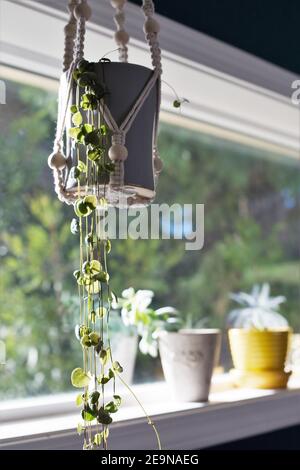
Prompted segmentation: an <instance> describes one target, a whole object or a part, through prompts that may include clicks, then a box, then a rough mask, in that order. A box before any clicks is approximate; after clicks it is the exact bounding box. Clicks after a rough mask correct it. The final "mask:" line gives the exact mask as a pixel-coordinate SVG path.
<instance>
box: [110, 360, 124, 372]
mask: <svg viewBox="0 0 300 470" xmlns="http://www.w3.org/2000/svg"><path fill="white" fill-rule="evenodd" d="M112 367H113V370H114V371H115V372H118V373H122V372H123V367H122V366H121V364H120V363H119V362H118V361H115V362H113V365H112Z"/></svg>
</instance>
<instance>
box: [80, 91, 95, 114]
mask: <svg viewBox="0 0 300 470" xmlns="http://www.w3.org/2000/svg"><path fill="white" fill-rule="evenodd" d="M80 106H81V108H82V109H84V110H85V111H86V110H95V109H97V108H98V100H97V97H96V96H95V95H93V94H92V93H86V94H85V95H82V98H81V102H80Z"/></svg>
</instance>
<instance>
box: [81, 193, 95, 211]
mask: <svg viewBox="0 0 300 470" xmlns="http://www.w3.org/2000/svg"><path fill="white" fill-rule="evenodd" d="M83 202H84V204H86V206H87V207H89V208H90V209H91V210H94V209H96V207H97V197H96V196H95V195H94V194H92V195H89V196H85V198H84V200H83Z"/></svg>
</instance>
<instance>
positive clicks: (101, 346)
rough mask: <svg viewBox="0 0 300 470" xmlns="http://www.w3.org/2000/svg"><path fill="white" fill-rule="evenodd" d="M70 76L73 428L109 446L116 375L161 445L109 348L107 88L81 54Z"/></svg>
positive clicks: (112, 298) (93, 443)
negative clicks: (75, 256)
mask: <svg viewBox="0 0 300 470" xmlns="http://www.w3.org/2000/svg"><path fill="white" fill-rule="evenodd" d="M105 60H107V59H105ZM73 80H74V81H75V83H76V100H75V101H76V102H75V103H73V104H72V106H71V107H70V112H71V115H72V123H73V127H71V128H70V129H69V137H70V138H71V141H72V148H73V152H75V155H76V156H77V165H76V166H75V167H74V168H73V170H72V172H73V175H72V176H73V178H74V179H76V180H77V184H78V199H77V200H76V202H75V203H74V211H75V215H76V217H74V219H73V220H72V222H71V227H70V229H71V232H72V233H73V234H74V235H77V236H79V245H80V250H79V252H80V253H79V269H77V270H75V271H74V273H73V274H74V277H75V279H76V282H77V285H78V294H79V305H80V307H79V323H78V325H76V328H75V334H76V337H77V339H78V341H79V342H80V344H81V347H82V355H83V365H82V367H77V368H75V369H74V370H73V371H72V374H71V382H72V385H73V386H74V387H75V388H78V389H82V390H81V392H80V393H79V395H78V396H77V399H76V404H77V406H78V407H80V409H81V421H80V423H79V424H78V433H79V434H83V437H84V444H83V448H84V449H99V448H103V449H108V436H109V427H110V425H111V423H112V422H113V415H114V414H115V413H117V412H118V410H119V408H120V406H121V403H122V398H121V396H120V395H118V394H117V393H116V379H119V380H120V381H121V382H122V383H123V385H124V386H125V387H127V388H128V389H129V390H130V391H131V393H132V394H133V396H134V398H135V399H136V400H137V402H138V403H139V405H140V406H141V407H142V410H143V412H144V413H145V415H146V417H147V421H148V424H149V425H151V427H152V428H153V430H154V432H155V436H156V439H157V443H158V447H159V449H160V448H161V445H160V439H159V435H158V432H157V430H156V427H155V425H154V423H153V421H152V420H151V418H150V417H149V416H148V415H147V413H146V411H145V409H144V408H143V406H142V405H141V403H140V402H139V400H138V398H137V397H136V395H135V394H134V392H133V391H132V390H131V389H130V387H129V386H128V384H126V383H125V382H124V380H123V378H122V377H121V374H122V371H123V368H122V366H121V365H120V363H119V362H117V361H115V360H114V359H113V352H112V350H111V342H110V332H109V315H110V310H111V306H112V303H116V302H117V296H116V294H115V293H114V292H113V290H112V289H111V286H110V276H109V272H108V257H109V254H110V252H111V242H110V240H109V239H108V238H106V237H105V236H104V234H103V233H102V230H101V220H102V218H103V216H105V214H106V212H107V210H108V204H107V200H106V197H105V196H106V185H107V184H108V182H109V175H110V173H111V172H113V171H114V168H115V166H114V163H113V162H112V161H110V160H109V157H108V148H109V147H110V135H109V130H108V129H107V127H106V125H105V122H104V118H103V115H102V113H101V107H102V108H103V106H101V105H103V103H104V101H105V98H106V96H107V95H108V93H109V90H108V89H107V87H106V85H105V82H104V81H101V80H100V79H99V74H97V73H96V71H95V64H93V63H89V62H87V61H86V60H84V59H83V60H81V61H80V62H79V63H78V65H77V67H76V69H75V70H74V72H73ZM100 186H101V191H100ZM108 383H112V388H113V396H112V399H111V400H109V401H108V400H107V399H106V393H105V392H106V385H107V384H108Z"/></svg>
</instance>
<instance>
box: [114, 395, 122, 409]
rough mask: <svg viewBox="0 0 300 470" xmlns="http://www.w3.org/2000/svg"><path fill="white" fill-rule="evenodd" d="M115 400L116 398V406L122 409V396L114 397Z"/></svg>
mask: <svg viewBox="0 0 300 470" xmlns="http://www.w3.org/2000/svg"><path fill="white" fill-rule="evenodd" d="M113 398H114V402H115V404H116V405H117V406H118V407H120V406H121V403H122V398H121V397H120V395H114V396H113Z"/></svg>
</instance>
